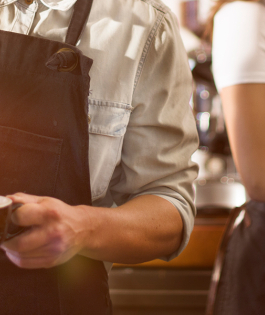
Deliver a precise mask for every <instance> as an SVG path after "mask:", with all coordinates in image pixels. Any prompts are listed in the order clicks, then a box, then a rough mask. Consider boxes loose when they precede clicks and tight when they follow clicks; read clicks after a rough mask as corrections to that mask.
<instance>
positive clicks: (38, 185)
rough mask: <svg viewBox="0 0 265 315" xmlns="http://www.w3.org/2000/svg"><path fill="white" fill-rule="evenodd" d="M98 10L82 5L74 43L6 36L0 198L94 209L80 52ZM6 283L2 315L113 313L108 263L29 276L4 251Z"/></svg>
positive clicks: (0, 85) (86, 65) (71, 265)
mask: <svg viewBox="0 0 265 315" xmlns="http://www.w3.org/2000/svg"><path fill="white" fill-rule="evenodd" d="M91 4H92V1H88V0H78V1H77V2H76V4H75V13H74V15H73V18H72V21H71V23H70V27H69V30H68V34H67V41H68V42H67V43H59V42H56V41H51V40H47V39H44V38H36V37H31V36H27V35H23V34H15V33H11V32H5V31H0V146H1V150H0V195H6V194H12V193H15V192H25V193H29V194H34V195H40V196H51V197H56V198H58V199H61V200H62V201H64V202H66V203H68V204H70V205H77V204H85V205H90V204H91V192H90V178H89V167H88V141H89V136H88V121H87V117H88V94H89V82H90V77H89V70H90V67H91V65H92V60H91V59H89V58H88V57H86V56H84V55H83V54H82V52H81V51H80V50H78V49H77V48H76V47H75V46H73V45H74V44H75V43H76V42H77V40H78V37H79V35H80V33H81V32H82V25H83V24H84V23H85V22H86V19H87V17H88V15H89V12H90V8H91ZM80 21H82V22H81V23H80ZM0 283H1V286H0V313H1V315H15V314H19V315H28V314H34V315H47V314H49V315H58V314H60V315H73V314H75V315H76V314H78V315H84V314H90V315H101V314H102V315H103V314H104V315H106V314H111V312H112V311H111V301H110V297H109V290H108V276H107V273H106V270H105V268H104V265H103V262H101V261H95V260H92V259H88V258H86V257H82V256H79V255H77V256H75V257H74V258H72V259H71V260H70V261H69V262H67V263H65V264H63V265H61V266H58V267H54V268H50V269H38V270H26V269H21V268H18V267H16V266H15V265H14V264H12V263H11V262H10V261H9V260H8V259H7V258H6V256H5V254H4V252H3V251H0Z"/></svg>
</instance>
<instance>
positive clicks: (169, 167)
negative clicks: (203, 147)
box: [112, 13, 198, 260]
mask: <svg viewBox="0 0 265 315" xmlns="http://www.w3.org/2000/svg"><path fill="white" fill-rule="evenodd" d="M145 49H146V52H145V55H144V58H142V64H140V65H139V68H138V75H139V77H138V78H136V82H135V83H136V84H135V90H134V94H133V98H132V107H133V111H132V113H131V117H130V121H129V124H128V127H127V131H126V134H125V137H124V142H123V148H122V155H121V164H120V167H119V169H118V170H117V172H118V173H117V174H118V175H117V176H115V178H116V179H117V180H116V183H114V185H113V187H112V195H113V198H114V200H115V202H116V203H117V204H122V203H124V202H126V201H127V200H130V199H132V198H135V197H137V196H140V195H146V194H148V195H150V194H152V195H157V196H159V197H161V198H164V199H166V200H168V201H169V202H171V203H172V204H173V205H174V206H175V207H176V211H179V212H180V214H181V217H182V220H183V224H184V234H183V241H182V244H181V246H180V248H179V249H178V251H177V252H175V253H173V254H172V255H171V256H170V257H162V259H166V260H168V259H172V258H174V257H175V256H177V255H178V254H179V253H180V252H181V251H182V250H183V249H184V248H185V246H186V244H187V243H188V240H189V236H190V233H191V231H192V228H193V225H194V216H195V213H196V210H195V206H194V190H193V181H194V179H195V178H196V177H197V172H198V168H197V165H196V164H194V163H193V162H192V161H191V155H192V154H193V152H194V151H195V150H196V149H197V147H198V136H197V131H196V126H195V120H194V117H193V113H192V110H191V108H190V105H189V101H190V97H191V93H192V77H191V73H190V69H189V65H188V60H187V56H186V52H185V49H184V47H183V44H182V41H181V38H180V35H179V31H178V26H177V21H176V19H175V17H174V16H173V15H172V14H171V13H166V14H165V16H164V17H163V19H161V22H160V25H159V26H158V28H157V29H156V33H155V34H154V36H153V38H150V44H149V46H148V47H145Z"/></svg>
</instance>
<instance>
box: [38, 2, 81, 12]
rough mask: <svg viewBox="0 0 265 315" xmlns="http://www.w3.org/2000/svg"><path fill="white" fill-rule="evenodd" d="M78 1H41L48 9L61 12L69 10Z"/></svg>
mask: <svg viewBox="0 0 265 315" xmlns="http://www.w3.org/2000/svg"><path fill="white" fill-rule="evenodd" d="M76 1H77V0H41V2H42V3H43V4H44V5H46V6H47V7H48V8H51V9H53V10H59V11H67V10H69V9H70V8H71V7H72V6H73V5H74V4H75V3H76Z"/></svg>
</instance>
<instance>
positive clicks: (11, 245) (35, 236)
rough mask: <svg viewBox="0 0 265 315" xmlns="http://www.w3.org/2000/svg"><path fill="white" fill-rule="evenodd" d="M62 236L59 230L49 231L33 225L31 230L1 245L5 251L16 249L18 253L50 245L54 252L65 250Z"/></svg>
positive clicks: (39, 249)
mask: <svg viewBox="0 0 265 315" xmlns="http://www.w3.org/2000/svg"><path fill="white" fill-rule="evenodd" d="M61 240H62V237H61V235H60V234H59V233H58V232H55V231H53V232H51V231H50V232H47V230H46V229H43V228H42V227H38V226H35V227H32V228H31V229H30V230H28V231H26V232H24V233H22V234H20V235H18V236H16V237H14V238H12V239H11V240H9V241H6V242H4V243H3V244H2V245H1V247H2V248H3V249H4V250H5V251H14V252H18V253H29V255H30V254H31V252H33V251H35V252H36V253H37V251H43V249H44V248H45V247H49V251H50V252H51V253H52V254H57V253H60V252H62V251H63V249H64V248H62V245H61Z"/></svg>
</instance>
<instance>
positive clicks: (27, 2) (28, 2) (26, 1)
mask: <svg viewBox="0 0 265 315" xmlns="http://www.w3.org/2000/svg"><path fill="white" fill-rule="evenodd" d="M32 2H33V0H25V3H26V4H31V3H32Z"/></svg>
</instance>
